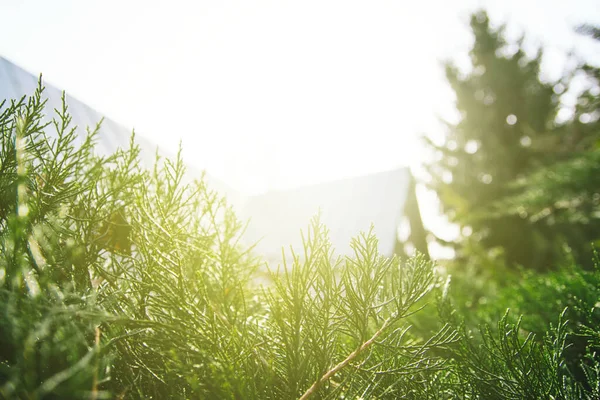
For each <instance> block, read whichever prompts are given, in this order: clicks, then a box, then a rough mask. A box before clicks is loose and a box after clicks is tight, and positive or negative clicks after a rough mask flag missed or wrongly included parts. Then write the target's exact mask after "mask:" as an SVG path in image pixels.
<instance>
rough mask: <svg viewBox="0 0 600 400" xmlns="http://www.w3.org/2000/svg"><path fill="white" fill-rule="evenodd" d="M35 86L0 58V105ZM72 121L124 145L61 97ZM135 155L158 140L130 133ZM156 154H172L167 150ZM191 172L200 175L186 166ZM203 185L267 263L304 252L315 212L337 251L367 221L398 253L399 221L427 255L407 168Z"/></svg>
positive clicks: (93, 115)
mask: <svg viewBox="0 0 600 400" xmlns="http://www.w3.org/2000/svg"><path fill="white" fill-rule="evenodd" d="M37 86H38V76H36V75H34V74H31V73H29V72H27V71H25V70H24V69H22V68H20V67H19V66H17V65H15V64H14V63H12V62H10V61H8V60H6V59H4V58H2V57H0V102H1V101H2V100H5V99H7V100H9V99H19V98H21V97H23V96H25V95H32V94H33V93H34V92H35V90H36V88H37ZM43 96H44V98H46V99H47V105H46V108H47V110H48V112H47V117H46V118H48V119H51V118H52V116H53V114H54V111H53V110H54V109H55V108H56V109H61V108H62V103H61V96H62V91H61V90H59V89H57V88H55V87H53V86H52V85H48V84H45V91H44V95H43ZM66 99H67V104H68V106H69V113H70V114H71V117H72V123H73V124H74V125H77V126H78V129H79V130H80V131H81V133H82V134H84V133H85V128H86V127H91V128H93V127H95V126H96V124H97V123H98V121H100V120H101V119H102V118H104V120H103V123H102V127H101V129H100V132H99V135H98V144H97V147H96V150H97V151H98V152H99V153H100V154H111V153H113V152H114V151H116V150H117V149H118V148H127V147H128V146H129V140H130V137H131V132H132V130H131V129H128V128H126V127H123V126H121V125H119V124H118V123H116V122H115V121H113V120H112V119H110V118H108V117H106V116H104V115H102V114H100V113H98V112H97V111H95V110H94V109H92V108H91V107H89V106H87V105H86V104H84V103H83V102H81V101H79V100H77V99H76V98H74V97H72V96H69V95H68V94H67V96H66ZM136 142H137V144H138V145H139V146H140V159H141V161H142V163H143V164H144V166H145V167H147V168H151V167H152V166H153V164H154V160H155V155H156V151H157V145H156V144H154V143H152V142H151V141H149V140H147V139H146V138H144V137H143V136H142V135H139V134H136ZM160 154H161V156H166V157H172V154H169V153H168V152H165V151H162V150H161V151H160ZM188 174H189V175H190V177H199V176H200V175H201V172H200V171H199V170H197V169H196V168H194V167H193V166H190V165H188ZM206 180H207V182H208V185H209V186H210V187H211V188H213V189H216V190H217V191H219V192H220V193H222V194H223V195H225V196H226V197H228V200H229V202H230V203H231V204H234V206H235V208H236V211H237V213H238V215H239V216H240V217H241V218H242V219H243V220H249V224H248V229H247V231H246V235H245V241H246V242H247V243H257V245H256V251H257V252H258V253H259V254H261V255H262V256H263V257H264V258H265V259H266V260H268V261H270V262H274V263H277V262H278V261H279V260H280V259H281V249H282V247H284V248H286V249H289V247H290V246H292V248H293V249H294V250H295V251H299V250H301V249H302V239H301V234H300V232H301V230H302V231H304V232H306V230H307V228H308V226H309V225H310V220H311V218H312V217H313V216H315V215H316V214H317V213H319V212H320V215H321V221H322V222H323V223H325V225H326V226H327V227H328V229H329V231H330V241H331V243H332V245H333V247H334V248H335V249H336V254H342V255H351V252H350V246H349V244H350V240H351V238H352V237H355V236H357V235H358V234H359V232H361V231H365V232H366V231H368V230H369V229H370V227H371V225H372V224H373V226H374V231H375V233H376V235H377V238H378V240H379V251H380V253H381V254H384V255H392V254H393V253H397V252H400V253H403V252H404V248H405V246H402V245H400V246H399V242H398V232H399V228H400V227H401V225H402V224H404V227H405V228H406V227H409V228H410V229H409V230H410V233H409V234H408V235H406V237H405V238H402V239H403V242H406V243H409V242H410V243H412V246H413V248H416V249H417V250H419V251H421V252H422V253H425V254H427V243H426V241H425V235H426V233H425V231H424V229H423V225H422V222H421V218H420V214H419V209H418V205H417V201H416V196H415V191H414V181H413V179H412V176H411V174H410V171H409V170H408V168H399V169H396V170H392V171H386V172H380V173H376V174H371V175H367V176H361V177H354V178H347V179H341V180H336V181H330V182H325V183H319V184H315V185H310V186H304V187H300V188H295V189H290V190H279V191H270V192H267V193H265V194H261V195H256V196H247V197H244V196H242V195H241V194H240V193H239V192H236V191H235V190H233V189H232V188H230V187H228V186H227V185H226V184H224V183H223V182H220V181H219V180H217V179H215V178H213V177H211V176H210V175H208V174H207V175H206Z"/></svg>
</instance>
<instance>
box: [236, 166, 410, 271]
mask: <svg viewBox="0 0 600 400" xmlns="http://www.w3.org/2000/svg"><path fill="white" fill-rule="evenodd" d="M410 183H411V175H410V171H409V169H408V168H399V169H395V170H392V171H385V172H380V173H376V174H371V175H367V176H360V177H354V178H347V179H341V180H336V181H331V182H325V183H320V184H316V185H310V186H304V187H299V188H296V189H291V190H279V191H271V192H267V193H265V194H262V195H258V196H253V197H251V198H250V199H248V200H247V201H246V203H245V206H244V207H243V208H242V212H241V214H242V216H243V217H244V218H247V219H250V221H249V223H248V227H247V230H246V238H247V240H250V241H251V242H258V244H257V246H256V250H257V252H258V253H260V254H263V255H264V256H265V257H266V259H267V260H268V261H277V260H280V259H281V249H282V248H285V249H286V254H287V255H289V254H288V249H289V246H290V244H291V245H292V248H293V249H294V251H295V252H296V253H297V254H301V253H302V237H301V235H300V232H301V231H302V232H305V233H306V232H307V228H308V227H309V225H310V220H311V218H313V217H314V216H315V215H317V214H318V213H319V211H320V220H321V222H323V223H324V224H325V225H326V226H327V227H328V229H329V235H330V241H331V244H332V246H333V248H334V249H335V252H336V254H338V255H351V254H352V252H351V248H350V241H351V239H352V238H353V237H356V236H357V235H358V234H359V233H360V232H361V231H364V232H368V231H369V229H370V227H371V224H374V232H375V234H376V235H377V238H378V240H379V251H380V253H381V254H383V255H387V256H391V255H392V254H393V252H394V248H395V244H396V238H397V230H398V226H399V225H400V222H401V219H402V217H403V213H404V205H405V203H406V199H407V193H408V192H409V185H410Z"/></svg>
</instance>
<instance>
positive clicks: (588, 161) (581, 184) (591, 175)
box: [494, 25, 600, 266]
mask: <svg viewBox="0 0 600 400" xmlns="http://www.w3.org/2000/svg"><path fill="white" fill-rule="evenodd" d="M578 31H579V32H580V33H583V34H586V35H588V36H590V37H592V38H593V39H595V40H600V35H599V33H600V29H598V28H597V27H593V26H589V25H584V26H582V27H580V28H578ZM578 72H579V75H583V76H582V77H583V78H585V85H586V86H585V89H584V90H583V91H582V92H581V93H579V96H578V99H577V103H576V106H575V108H574V110H573V111H574V113H573V116H572V118H571V119H570V120H569V121H567V122H566V123H564V124H562V125H561V126H560V127H559V128H558V129H556V133H557V135H556V140H555V142H557V143H558V144H559V145H558V146H556V151H555V152H554V154H553V155H554V159H555V162H553V163H552V164H551V165H548V166H544V167H542V168H539V169H538V170H536V171H534V172H532V173H530V174H528V175H526V176H525V177H523V178H521V179H518V180H516V182H514V183H513V184H512V185H511V187H512V188H513V189H514V190H515V191H516V192H517V194H516V195H513V196H510V197H508V198H507V199H503V200H500V201H498V202H497V203H496V204H495V205H494V208H495V212H496V214H497V215H498V216H500V217H503V216H507V215H517V214H519V210H525V211H526V213H527V216H528V220H529V222H531V223H532V224H535V225H536V226H545V227H546V228H547V229H552V230H553V231H554V233H555V236H556V237H557V238H558V239H559V240H560V241H561V242H562V243H566V244H567V245H568V249H569V251H570V253H571V255H572V256H573V257H574V258H575V261H577V262H578V263H579V264H582V265H585V264H589V263H590V262H589V260H591V259H592V254H591V253H592V250H593V249H592V246H590V242H592V243H593V242H596V244H597V245H600V68H598V67H596V66H593V65H589V64H583V65H582V66H581V67H580V68H579V71H578ZM590 266H591V265H590Z"/></svg>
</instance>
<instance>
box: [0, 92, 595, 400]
mask: <svg viewBox="0 0 600 400" xmlns="http://www.w3.org/2000/svg"><path fill="white" fill-rule="evenodd" d="M42 94H43V90H42V88H41V86H40V89H38V91H37V92H36V93H35V94H34V95H32V96H31V97H28V98H23V99H20V100H13V101H9V102H5V103H3V104H2V107H1V108H0V129H1V146H2V147H1V153H0V188H1V189H2V190H1V191H0V194H1V198H0V246H1V249H2V254H1V257H0V276H1V278H0V311H1V313H0V397H2V398H24V399H41V398H51V399H52V398H56V399H66V398H91V399H100V398H122V399H125V398H127V399H129V398H131V399H137V398H144V399H146V398H147V399H151V398H154V399H170V398H172V399H182V398H211V399H290V398H303V399H307V398H315V399H318V398H319V399H333V398H352V399H355V398H390V399H398V398H407V399H444V398H448V399H449V398H463V399H476V398H482V399H483V398H485V399H488V398H548V397H550V396H554V398H573V399H575V398H584V397H585V396H587V397H588V398H596V397H597V394H598V382H599V380H598V365H597V364H595V363H594V361H593V360H594V359H593V356H590V360H592V361H587V363H586V361H582V365H583V367H582V371H584V372H583V373H582V376H583V377H582V378H580V379H575V378H574V377H573V373H572V372H571V371H570V370H569V368H568V366H566V365H565V363H564V356H563V353H564V351H565V348H566V347H567V346H566V345H565V343H566V342H565V337H566V335H568V333H567V332H566V330H565V329H563V327H564V324H565V321H564V320H563V319H559V315H557V316H556V321H555V326H556V327H555V328H550V327H549V328H548V329H547V332H544V333H543V334H542V335H541V336H534V335H533V334H532V335H530V336H527V335H526V334H525V335H524V334H523V332H522V329H520V328H519V325H518V324H516V323H514V322H512V321H510V320H508V319H507V318H503V319H501V320H500V323H499V324H498V325H497V327H496V328H490V327H485V326H484V327H482V330H481V333H480V334H474V333H473V332H472V331H471V330H470V329H469V328H468V327H467V326H466V325H465V323H464V318H462V316H461V315H460V314H459V313H457V312H456V311H455V310H454V309H453V306H452V302H451V300H450V296H449V295H448V287H447V285H446V286H444V285H441V284H440V281H439V277H438V276H437V275H436V273H434V268H433V266H432V265H431V264H430V263H429V262H427V261H425V260H424V259H423V258H422V257H418V256H417V257H414V258H411V259H408V260H400V259H399V258H395V257H394V258H386V257H383V256H381V255H380V254H378V252H377V239H376V238H375V237H374V235H373V234H372V233H371V232H365V233H362V234H358V233H357V234H358V235H357V237H356V239H354V240H353V242H352V248H353V249H354V255H353V256H352V257H339V256H336V255H335V252H334V249H332V248H331V246H330V244H329V242H328V239H327V229H326V227H324V226H323V225H322V224H320V223H319V222H318V219H316V220H315V221H314V222H313V223H312V224H311V226H310V227H309V229H308V230H307V231H306V233H305V236H304V248H303V250H302V252H301V253H298V254H297V253H293V252H292V253H288V254H287V257H284V258H283V260H284V261H282V263H281V265H279V266H278V267H275V266H271V269H270V270H269V273H268V279H266V280H265V279H264V274H263V273H261V274H257V273H256V271H257V269H259V268H264V266H263V265H262V263H261V261H260V259H258V258H257V257H256V256H255V255H254V254H253V253H252V249H251V248H246V247H244V246H243V245H241V244H240V237H241V235H242V233H243V226H244V225H243V223H241V222H240V221H239V220H237V219H236V217H235V215H234V214H233V212H232V210H231V209H230V208H229V207H228V206H227V204H226V203H225V201H224V200H223V199H221V198H220V197H219V196H218V195H217V194H216V193H214V192H212V191H210V190H209V189H208V188H207V187H206V186H205V184H204V183H203V181H192V180H190V179H189V177H187V176H186V173H185V168H184V164H183V162H182V160H181V158H180V157H179V156H178V157H176V159H175V160H161V159H159V158H158V157H157V161H156V166H155V167H154V169H152V170H145V169H143V168H141V167H140V163H139V161H138V155H139V149H138V147H137V146H136V145H135V141H134V140H133V138H132V141H131V145H130V148H129V149H124V150H120V151H118V152H116V153H115V154H112V155H109V156H100V155H98V154H96V153H95V152H94V143H95V141H96V140H97V138H98V135H101V125H98V126H97V127H95V128H94V129H92V130H89V131H88V133H87V135H85V136H84V137H82V135H81V133H80V131H78V130H77V129H76V128H75V127H74V126H72V125H71V120H70V116H69V114H68V110H67V105H66V104H65V103H64V101H63V108H62V109H61V110H56V112H55V115H54V118H53V120H52V121H51V122H49V123H44V122H43V121H45V119H44V115H43V114H44V105H45V104H44V101H43V96H42ZM282 223H284V221H283V222H282ZM436 299H437V300H436ZM428 303H431V304H430V305H429V306H427V304H428ZM436 303H437V307H436V306H435V304H436ZM420 318H424V319H427V320H430V321H431V324H430V325H429V328H428V329H412V328H411V325H415V322H416V321H419V319H420ZM586 329H588V330H589V332H588V335H589V336H590V337H593V335H596V339H595V340H596V344H597V342H598V340H597V337H598V334H597V330H595V329H596V328H595V327H593V326H589V327H586ZM535 337H539V339H535ZM590 342H593V340H592V339H590ZM589 348H590V349H591V348H592V347H589ZM586 360H587V359H586Z"/></svg>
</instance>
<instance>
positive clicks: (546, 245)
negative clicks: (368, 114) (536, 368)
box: [427, 12, 565, 269]
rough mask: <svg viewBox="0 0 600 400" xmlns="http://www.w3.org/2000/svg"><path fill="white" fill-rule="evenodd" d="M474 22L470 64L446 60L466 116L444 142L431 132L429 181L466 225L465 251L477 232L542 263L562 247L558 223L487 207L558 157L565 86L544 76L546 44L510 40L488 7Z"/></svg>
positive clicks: (507, 252) (483, 240) (522, 259)
mask: <svg viewBox="0 0 600 400" xmlns="http://www.w3.org/2000/svg"><path fill="white" fill-rule="evenodd" d="M471 29H472V31H473V34H474V37H475V41H474V45H473V48H472V50H471V51H470V61H471V66H472V68H471V70H470V72H468V73H463V72H462V71H461V70H459V69H458V68H457V67H456V66H455V65H454V64H452V63H447V64H446V76H447V79H448V82H449V83H450V85H451V87H452V89H453V90H454V93H455V95H456V108H457V110H458V111H459V113H460V120H459V122H457V123H456V124H451V123H446V126H447V134H446V137H445V142H444V143H443V144H441V145H437V144H435V143H433V142H432V141H431V140H429V144H430V146H432V147H433V148H434V149H435V150H436V151H437V153H438V154H439V157H438V159H439V161H436V162H435V163H433V164H430V165H428V166H427V168H428V171H429V173H430V174H431V176H432V181H431V184H430V186H431V187H432V188H433V189H434V190H435V191H436V192H437V194H438V196H439V198H440V200H441V203H442V207H443V211H444V212H445V213H446V214H447V215H448V216H449V218H450V220H451V221H452V222H454V223H457V224H459V225H460V226H462V227H463V228H464V229H463V230H462V231H463V233H465V234H464V235H463V237H461V238H460V239H459V240H458V241H457V243H454V245H455V247H457V250H458V252H457V255H458V256H459V257H460V255H461V251H460V249H461V245H464V244H465V243H464V242H465V241H467V240H475V241H477V242H478V244H479V245H480V246H482V247H483V248H484V249H488V250H492V249H500V250H502V251H503V254H504V257H505V259H506V262H507V263H508V264H509V265H516V264H520V265H523V266H526V267H529V268H534V269H544V268H547V267H548V266H549V265H550V264H551V259H552V257H553V253H554V252H555V251H556V248H555V246H553V245H552V242H553V231H552V230H551V229H549V228H548V226H547V225H536V224H532V223H531V222H530V221H529V220H528V219H527V214H526V211H525V210H524V209H522V210H520V212H519V213H517V214H516V215H514V214H510V215H498V214H494V213H490V212H489V207H490V205H491V204H492V203H493V202H495V201H497V200H499V199H503V198H505V197H507V196H510V195H513V194H514V192H515V190H516V189H515V188H514V187H512V186H510V185H509V183H511V182H513V181H514V180H515V179H518V178H521V177H523V176H526V175H527V174H528V173H530V172H531V171H533V170H534V169H536V168H539V167H541V166H544V165H546V164H548V163H549V161H550V160H552V159H553V158H554V156H552V153H554V151H555V150H556V147H557V145H558V142H557V141H556V132H555V131H556V129H557V126H556V123H555V118H556V114H557V111H558V109H559V104H560V101H559V100H560V97H559V94H560V93H562V91H564V88H565V86H564V84H562V83H557V84H554V83H548V82H543V81H542V80H541V79H540V77H539V73H540V64H541V59H542V51H538V52H537V54H535V55H534V56H533V57H531V56H529V55H528V54H526V52H525V51H524V50H523V47H522V40H520V41H519V42H518V43H517V44H509V43H508V42H507V41H506V40H505V38H504V26H501V27H499V28H493V27H492V26H490V21H489V18H488V16H487V14H486V13H485V12H478V13H476V14H474V15H473V16H472V17H471ZM462 248H463V249H464V248H465V247H464V246H463V247H462Z"/></svg>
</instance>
